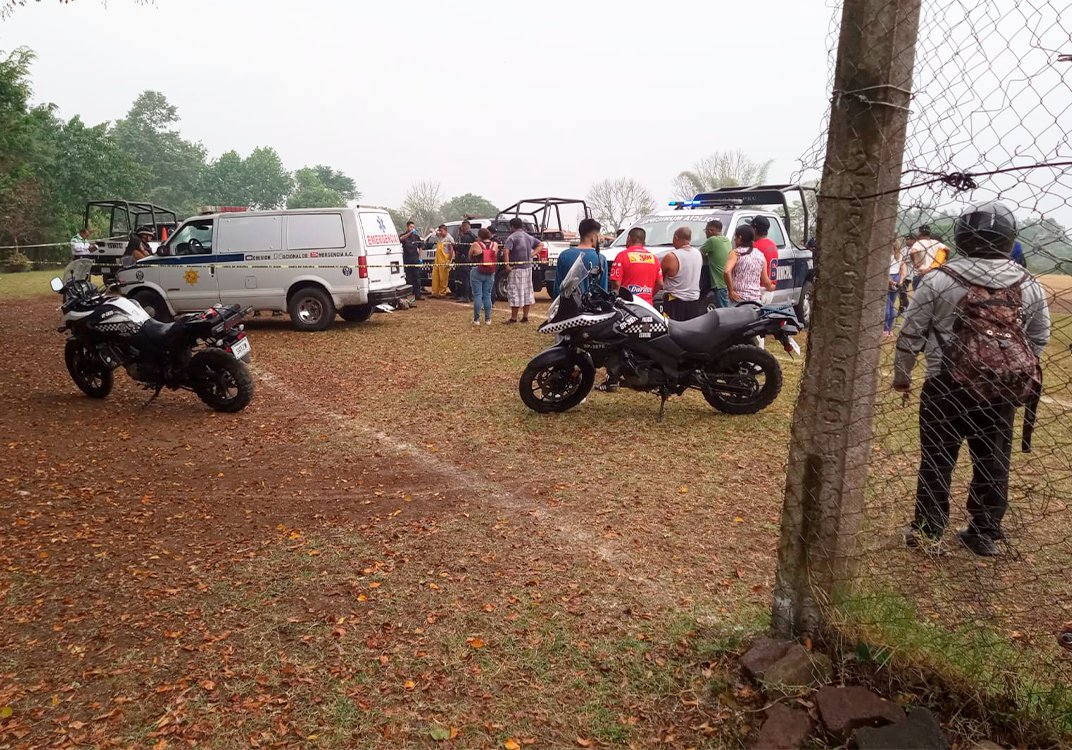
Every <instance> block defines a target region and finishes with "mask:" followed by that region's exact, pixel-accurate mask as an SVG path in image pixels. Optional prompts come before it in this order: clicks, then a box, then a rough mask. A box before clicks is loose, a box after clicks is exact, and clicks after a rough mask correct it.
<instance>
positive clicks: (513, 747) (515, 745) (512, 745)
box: [503, 739, 521, 750]
mask: <svg viewBox="0 0 1072 750" xmlns="http://www.w3.org/2000/svg"><path fill="white" fill-rule="evenodd" d="M503 747H504V748H506V750H521V744H520V743H519V742H518V741H517V740H515V739H509V740H507V741H506V742H504V743H503Z"/></svg>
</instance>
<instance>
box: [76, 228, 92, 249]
mask: <svg viewBox="0 0 1072 750" xmlns="http://www.w3.org/2000/svg"><path fill="white" fill-rule="evenodd" d="M92 247H93V245H91V244H90V242H89V227H82V228H81V229H79V230H78V234H76V235H75V236H74V237H72V238H71V255H72V256H78V255H86V254H87V253H89V252H90V249H91V248H92Z"/></svg>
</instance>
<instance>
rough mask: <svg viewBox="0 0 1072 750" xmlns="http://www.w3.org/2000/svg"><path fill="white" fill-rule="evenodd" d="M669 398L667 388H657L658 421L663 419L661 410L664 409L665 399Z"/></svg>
mask: <svg viewBox="0 0 1072 750" xmlns="http://www.w3.org/2000/svg"><path fill="white" fill-rule="evenodd" d="M668 398H670V391H669V389H667V388H660V389H659V417H658V421H659V422H662V421H663V412H664V411H666V399H668Z"/></svg>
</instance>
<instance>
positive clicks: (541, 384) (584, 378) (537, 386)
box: [518, 359, 596, 414]
mask: <svg viewBox="0 0 1072 750" xmlns="http://www.w3.org/2000/svg"><path fill="white" fill-rule="evenodd" d="M595 379H596V371H595V368H594V367H592V366H591V365H589V364H588V363H587V362H585V361H584V360H566V359H563V360H560V361H557V362H552V363H550V364H546V365H543V366H533V365H531V364H530V365H529V366H528V367H526V368H525V371H524V372H523V373H521V381H520V382H519V383H518V391H519V393H520V394H521V400H522V401H523V402H524V403H525V406H527V407H529V408H530V409H532V410H533V411H534V412H538V413H539V414H550V413H553V412H562V411H568V410H569V409H572V408H573V407H574V406H576V405H577V404H579V403H581V402H582V401H584V400H585V398H587V397H588V393H589V392H590V391H591V390H592V384H593V383H594V382H595Z"/></svg>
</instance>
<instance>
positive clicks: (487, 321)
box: [477, 320, 491, 326]
mask: <svg viewBox="0 0 1072 750" xmlns="http://www.w3.org/2000/svg"><path fill="white" fill-rule="evenodd" d="M477 325H480V324H479V323H478V324H477ZM484 325H486V326H490V325H491V321H490V320H485V321H484Z"/></svg>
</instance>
